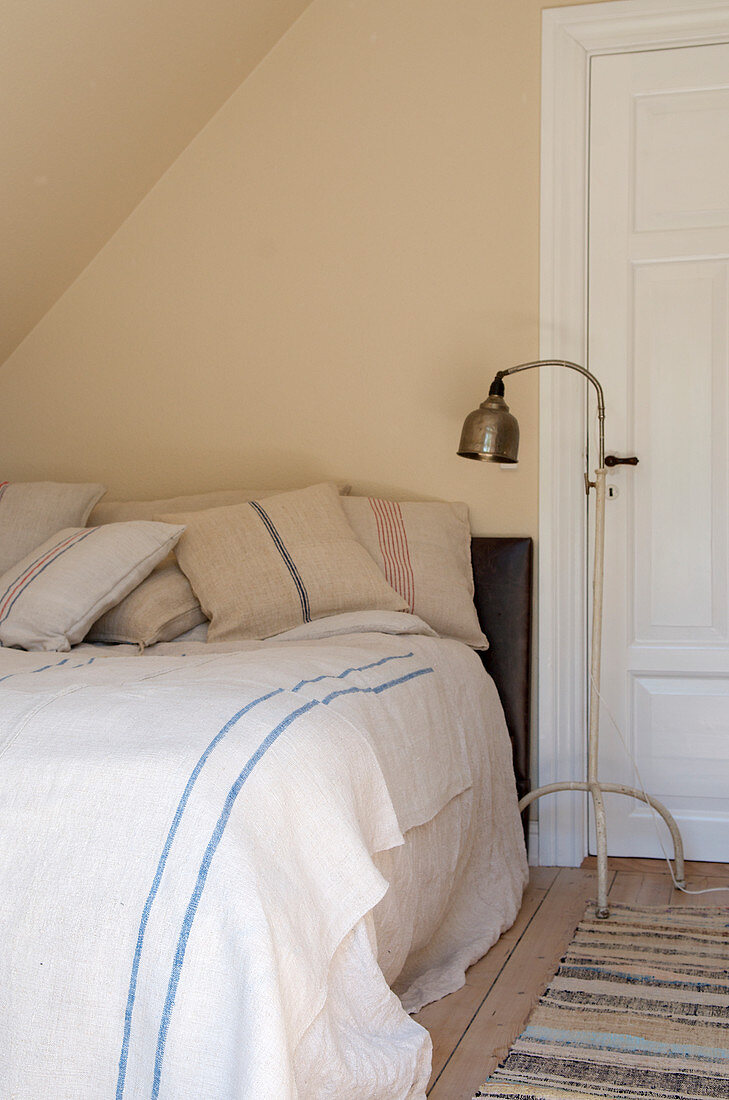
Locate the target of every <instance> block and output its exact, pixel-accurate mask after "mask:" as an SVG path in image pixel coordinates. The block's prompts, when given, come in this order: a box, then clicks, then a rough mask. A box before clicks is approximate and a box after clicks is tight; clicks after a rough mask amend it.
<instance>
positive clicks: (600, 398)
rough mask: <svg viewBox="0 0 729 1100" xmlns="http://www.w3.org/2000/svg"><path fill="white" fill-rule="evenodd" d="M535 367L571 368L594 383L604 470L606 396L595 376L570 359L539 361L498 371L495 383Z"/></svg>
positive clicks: (600, 449) (599, 463)
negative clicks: (509, 375)
mask: <svg viewBox="0 0 729 1100" xmlns="http://www.w3.org/2000/svg"><path fill="white" fill-rule="evenodd" d="M533 367H569V369H570V370H576V371H577V372H578V373H579V374H582V375H584V377H585V378H587V379H588V380H589V381H590V382H592V384H593V386H594V387H595V390H596V392H597V420H598V430H599V437H600V438H599V448H598V454H599V457H598V469H600V470H602V469H603V468H604V466H605V395H604V394H603V392H602V386H601V385H600V383H599V382H598V380H597V378H595V375H594V374H590V372H589V370H586V368H585V367H581V366H580V364H579V363H571V362H570V361H569V359H537V360H535V361H534V362H533V363H519V365H518V366H516V367H509V368H508V370H500V371H498V372H497V374H496V378H495V379H494V381H496V380H497V379H498V380H501V379H502V378H506V376H507V375H508V374H517V373H518V372H519V371H522V370H531V369H532V368H533Z"/></svg>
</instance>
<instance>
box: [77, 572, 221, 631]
mask: <svg viewBox="0 0 729 1100" xmlns="http://www.w3.org/2000/svg"><path fill="white" fill-rule="evenodd" d="M204 622H205V613H204V611H203V610H202V608H201V607H200V604H199V603H198V600H197V596H196V595H195V593H194V592H193V590H192V589H191V588H190V582H189V581H188V579H187V577H186V576H185V574H184V573H183V572H182V570H181V569H180V567H179V566H178V564H177V562H176V561H175V559H174V558H173V557H172V555H169V556H168V557H167V558H165V560H164V561H162V562H160V564H159V565H158V566H156V567H155V568H154V569H153V570H152V572H151V573H150V574H149V576H148V577H147V578H146V579H145V580H143V581H142V583H141V584H138V585H137V587H136V588H134V589H133V590H132V591H131V592H130V593H129V595H128V596H126V597H125V598H124V599H123V600H122V601H121V603H119V604H117V605H116V607H110V608H109V610H108V611H106V612H105V613H104V614H103V615H102V616H101V618H100V619H97V621H96V622H95V623H94V624H93V626H92V627H91V630H90V631H89V632H88V634H87V635H86V641H87V642H103V643H105V644H109V643H117V642H132V643H133V644H134V645H141V646H148V645H154V644H155V642H171V641H172V640H173V639H174V638H178V637H179V636H180V634H184V633H185V631H187V630H192V628H193V627H194V626H199V624H200V623H204Z"/></svg>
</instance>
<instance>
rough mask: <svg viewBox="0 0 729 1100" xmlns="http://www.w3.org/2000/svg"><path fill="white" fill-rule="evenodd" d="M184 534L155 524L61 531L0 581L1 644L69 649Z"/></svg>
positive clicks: (79, 528) (180, 529) (113, 524)
mask: <svg viewBox="0 0 729 1100" xmlns="http://www.w3.org/2000/svg"><path fill="white" fill-rule="evenodd" d="M181 533H182V527H180V526H179V525H177V526H173V525H170V524H167V523H153V522H148V521H139V522H136V523H109V524H107V525H106V526H104V527H67V528H66V529H64V530H62V531H58V532H57V533H56V534H55V535H54V536H53V538H50V539H48V540H47V541H46V542H44V543H42V545H40V546H38V547H36V549H35V550H33V551H32V553H30V554H28V555H27V557H25V558H23V560H22V561H19V562H18V563H17V564H16V565H14V566H13V567H12V569H9V570H8V571H7V572H6V573H4V574H3V576H2V577H0V643H2V645H4V646H17V647H19V648H20V649H40V650H67V649H70V648H71V646H72V645H74V644H75V643H76V642H80V641H81V639H82V638H83V636H84V634H85V633H86V631H87V630H88V629H89V627H90V626H91V624H92V623H93V622H94V621H95V620H96V619H98V617H99V616H100V615H102V614H103V613H104V611H106V610H107V609H108V608H109V607H112V606H113V605H114V604H116V603H118V602H119V600H121V599H123V598H124V596H126V595H127V593H128V592H131V590H132V589H133V588H135V587H136V586H137V585H138V584H139V583H140V581H142V580H144V578H145V577H146V576H147V575H148V574H149V573H151V571H152V570H153V569H154V567H155V565H156V564H157V562H159V561H161V560H162V558H164V557H165V556H166V555H167V554H168V553H169V551H170V550H171V549H172V547H173V546H174V545H175V543H176V542H177V540H178V538H179V537H180V534H181Z"/></svg>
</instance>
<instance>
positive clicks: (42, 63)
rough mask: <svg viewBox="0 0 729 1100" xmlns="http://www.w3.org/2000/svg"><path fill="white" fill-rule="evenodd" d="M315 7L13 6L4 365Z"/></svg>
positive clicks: (117, 1) (7, 65)
mask: <svg viewBox="0 0 729 1100" xmlns="http://www.w3.org/2000/svg"><path fill="white" fill-rule="evenodd" d="M308 2H309V0H275V2H274V3H272V2H271V0H214V4H212V5H211V3H210V0H154V3H150V0H104V2H103V3H95V4H90V3H89V0H53V2H52V3H49V2H48V0H2V5H1V6H0V11H1V14H0V101H1V102H2V103H3V110H2V112H0V150H1V153H0V155H1V156H2V172H1V173H0V256H2V264H1V265H0V363H1V362H2V361H3V360H4V359H6V358H7V356H8V355H9V354H10V353H11V352H12V351H13V349H14V348H15V347H17V345H18V344H19V343H20V341H21V340H22V339H23V337H24V336H26V335H27V333H28V332H30V330H31V329H32V328H33V327H34V326H35V325H36V324H37V323H38V321H39V320H40V319H41V317H42V316H43V315H44V314H45V313H46V311H47V310H48V309H49V307H50V306H51V305H52V304H53V303H54V302H55V301H56V300H57V299H58V298H59V297H60V295H61V294H62V293H63V291H64V290H66V288H67V287H68V286H69V285H70V283H71V282H72V281H73V280H74V279H75V278H76V276H77V275H78V274H79V272H81V271H82V270H83V269H84V268H85V267H86V265H87V264H88V262H89V261H90V260H91V259H93V257H94V256H95V255H96V253H97V252H98V251H99V249H100V248H101V247H102V246H103V245H104V244H105V243H106V241H107V240H108V239H109V237H110V236H111V235H112V233H114V232H115V231H116V230H117V229H118V228H119V226H120V225H121V223H122V222H123V221H124V219H125V218H127V217H128V216H129V214H130V213H131V212H132V210H133V209H134V208H135V206H136V205H137V203H138V202H139V201H140V199H142V198H143V197H144V195H146V194H147V192H148V191H149V189H150V187H152V186H153V184H154V183H156V181H157V180H158V179H159V177H160V176H161V175H162V173H163V172H164V171H166V169H167V168H169V166H170V165H171V164H172V162H173V161H174V160H175V159H176V158H177V157H178V156H179V154H180V153H181V152H182V150H183V149H184V148H185V147H186V146H187V145H188V144H189V142H190V141H191V140H192V138H193V137H194V136H195V134H197V133H198V132H199V130H200V129H201V128H202V127H203V126H204V125H205V123H206V122H207V121H208V119H209V118H210V117H211V115H212V114H213V113H214V112H215V111H217V110H218V108H219V107H220V106H221V104H222V103H224V102H225V100H226V99H227V98H228V96H229V95H230V94H231V93H232V92H233V91H234V90H235V89H236V88H237V87H238V86H239V84H240V83H241V81H242V80H243V79H244V78H245V77H247V76H248V75H249V73H251V72H252V71H253V69H254V68H255V67H256V65H257V64H258V63H259V62H260V61H261V59H262V58H263V57H265V56H266V54H267V53H268V51H269V50H270V49H271V47H272V46H273V45H274V43H275V42H277V41H278V39H279V38H280V37H281V35H282V34H283V33H285V31H286V30H287V29H288V28H289V27H290V26H291V24H292V23H293V22H294V21H295V20H296V18H297V17H298V16H299V15H300V14H301V12H302V10H303V9H304V8H305V7H306V5H307V3H308ZM213 13H214V17H212V18H211V15H212V14H213Z"/></svg>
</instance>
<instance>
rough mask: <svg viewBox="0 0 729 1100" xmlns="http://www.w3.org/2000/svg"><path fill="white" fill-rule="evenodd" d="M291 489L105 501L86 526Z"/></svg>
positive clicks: (343, 488) (346, 487)
mask: <svg viewBox="0 0 729 1100" xmlns="http://www.w3.org/2000/svg"><path fill="white" fill-rule="evenodd" d="M350 489H351V486H350V485H342V486H341V487H340V490H339V491H340V492H341V493H348V492H349V491H350ZM290 491H291V490H290V489H217V490H215V491H214V492H211V493H193V494H192V495H191V496H182V497H168V498H167V499H166V500H105V501H103V503H101V504H98V505H97V506H96V508H94V510H93V512H92V513H91V516H90V517H89V525H92V526H96V525H97V524H99V523H119V522H120V521H122V520H129V519H155V518H156V517H157V516H159V515H162V513H163V512H200V511H203V510H204V509H207V508H223V507H225V506H227V505H229V504H243V503H244V502H246V501H249V500H263V499H264V498H265V497H273V496H277V495H278V494H279V493H288V492H290ZM97 499H98V498H97Z"/></svg>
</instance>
